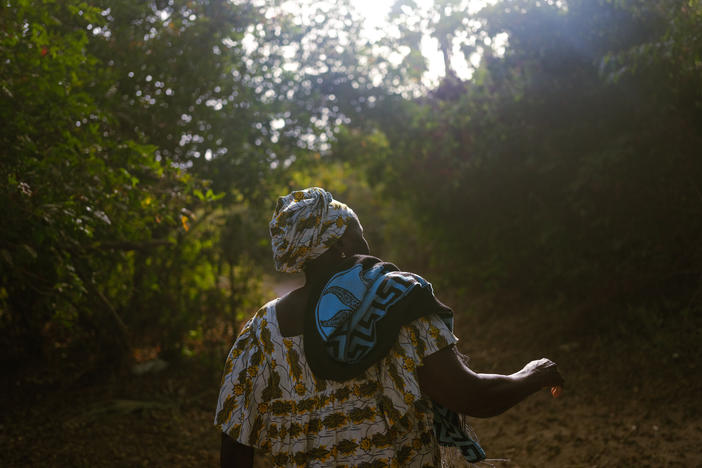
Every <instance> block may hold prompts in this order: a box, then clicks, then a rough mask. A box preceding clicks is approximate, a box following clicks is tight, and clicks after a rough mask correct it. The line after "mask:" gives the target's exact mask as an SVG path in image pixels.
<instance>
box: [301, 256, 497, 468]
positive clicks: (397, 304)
mask: <svg viewBox="0 0 702 468" xmlns="http://www.w3.org/2000/svg"><path fill="white" fill-rule="evenodd" d="M306 312H307V313H306V315H305V324H304V326H305V356H306V358H307V361H308V363H309V365H310V368H311V369H312V371H313V372H314V374H315V375H316V376H317V377H321V378H325V379H331V380H336V381H341V382H343V381H345V380H347V379H350V378H353V377H356V376H357V375H360V374H361V373H363V372H364V371H365V370H366V369H367V368H368V367H370V366H371V365H373V364H374V363H376V362H378V361H379V360H380V359H382V358H383V357H385V356H386V355H387V354H388V351H389V349H390V348H391V347H392V346H393V344H394V343H395V342H396V341H397V337H398V334H399V333H400V330H401V328H402V327H403V326H404V325H407V324H409V323H410V322H412V321H414V320H415V319H417V318H419V317H423V316H427V315H432V314H433V315H436V316H437V317H439V318H440V319H441V321H442V322H443V324H444V325H445V327H446V328H448V329H449V330H450V331H451V332H452V331H453V311H452V310H451V309H450V308H448V307H447V306H446V305H444V304H442V303H441V302H440V301H439V300H438V299H437V298H436V297H435V296H434V291H433V289H432V286H431V284H430V283H429V282H427V281H426V280H424V278H422V277H421V276H419V275H416V274H413V273H408V272H401V271H399V269H398V268H397V267H396V266H395V265H393V264H391V263H386V262H382V261H380V260H379V259H377V258H375V257H371V256H367V255H356V256H354V257H352V258H350V259H348V260H347V261H346V262H342V264H341V265H340V267H339V271H337V272H336V273H335V274H334V275H333V276H332V277H331V278H330V279H329V280H328V281H327V282H326V283H325V284H324V285H322V286H321V287H320V286H317V288H316V291H315V292H314V293H313V295H312V300H311V302H310V304H309V305H308V308H307V311H306ZM433 413H434V431H435V433H436V436H437V440H438V442H439V443H440V444H442V445H445V446H455V447H457V448H458V449H459V450H460V451H461V453H462V454H463V456H464V458H465V459H466V460H467V461H468V462H478V461H481V460H484V459H485V452H484V451H483V449H482V448H481V447H480V445H479V444H478V442H477V441H476V440H474V439H473V438H472V437H471V436H470V435H468V433H467V431H466V430H464V427H463V423H462V421H461V420H460V418H459V416H458V414H456V413H455V412H453V411H451V410H449V409H447V408H445V407H443V406H441V405H439V404H438V403H434V404H433Z"/></svg>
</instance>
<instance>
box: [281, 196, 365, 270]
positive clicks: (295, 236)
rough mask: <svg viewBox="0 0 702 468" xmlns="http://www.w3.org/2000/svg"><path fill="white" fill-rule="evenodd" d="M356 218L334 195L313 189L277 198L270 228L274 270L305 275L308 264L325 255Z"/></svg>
mask: <svg viewBox="0 0 702 468" xmlns="http://www.w3.org/2000/svg"><path fill="white" fill-rule="evenodd" d="M351 219H356V220H358V218H357V217H356V214H355V213H354V212H353V210H352V209H351V208H349V207H348V206H346V205H345V204H343V203H341V202H339V201H337V200H334V198H333V197H332V194H331V193H329V192H327V191H326V190H324V189H321V188H319V187H310V188H306V189H304V190H299V191H295V192H292V193H291V194H290V195H287V196H285V197H280V198H278V204H277V205H276V207H275V213H273V219H271V222H270V224H269V225H268V227H269V229H270V233H271V244H272V246H273V260H274V261H275V269H276V270H278V271H285V272H288V273H293V272H297V271H302V268H303V266H304V264H305V262H307V261H309V260H313V259H315V258H317V257H319V256H320V255H322V254H323V253H324V252H326V251H327V249H328V248H329V247H330V246H331V245H332V244H333V243H334V242H335V241H336V240H337V239H339V238H340V237H341V235H342V234H343V233H344V231H346V226H348V224H349V222H350V221H351Z"/></svg>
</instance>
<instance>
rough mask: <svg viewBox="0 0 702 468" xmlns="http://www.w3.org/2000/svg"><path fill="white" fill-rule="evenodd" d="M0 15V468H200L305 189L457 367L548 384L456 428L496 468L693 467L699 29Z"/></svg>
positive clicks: (700, 155)
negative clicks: (225, 383)
mask: <svg viewBox="0 0 702 468" xmlns="http://www.w3.org/2000/svg"><path fill="white" fill-rule="evenodd" d="M0 4H1V5H2V7H1V10H0V63H1V64H2V65H1V67H0V121H1V122H2V125H1V126H0V207H1V208H2V213H3V215H5V214H6V215H7V216H8V217H7V218H3V220H2V223H0V350H1V353H0V362H1V365H2V369H3V371H2V374H3V381H2V390H1V391H2V397H3V398H2V401H3V403H2V406H0V408H2V411H1V412H2V417H0V453H1V454H2V455H0V464H2V465H3V466H212V465H216V464H217V460H218V456H219V455H218V453H219V452H218V450H219V446H218V443H219V435H218V434H217V432H216V429H215V428H214V427H213V424H212V419H213V417H214V409H215V405H216V402H217V391H218V385H219V379H220V376H221V371H222V365H223V363H224V359H225V357H226V354H227V351H228V349H229V346H230V345H231V343H232V341H233V339H234V338H235V337H236V334H237V332H238V330H239V328H240V327H241V325H242V323H243V322H244V321H245V320H246V319H247V318H248V317H250V316H251V315H252V314H253V313H255V312H256V310H257V309H258V308H259V307H260V306H261V305H263V304H264V303H265V302H266V301H267V300H269V299H272V298H273V297H275V295H276V293H277V291H279V290H280V288H281V287H282V286H281V285H284V284H287V282H289V281H290V279H289V278H288V277H287V276H285V275H283V274H279V273H276V272H274V270H273V263H272V257H271V247H270V239H269V234H268V222H269V220H270V217H271V214H272V213H273V209H274V207H275V203H276V200H277V198H278V197H279V196H282V195H285V194H287V193H289V192H290V191H291V190H294V189H300V188H304V187H309V186H320V187H324V188H326V189H327V190H329V191H331V192H332V193H333V194H334V197H335V198H337V199H338V200H341V201H343V202H345V203H347V204H348V205H349V206H351V207H352V208H353V209H354V210H355V211H356V213H358V215H359V218H360V220H361V223H362V224H363V227H364V230H365V233H366V237H367V238H368V240H369V242H370V245H371V250H372V253H373V254H374V255H377V256H379V257H381V258H383V259H386V260H388V261H392V262H393V263H396V264H397V265H398V266H400V267H401V268H402V269H404V270H409V271H416V272H419V273H421V274H422V276H424V277H425V278H427V279H429V280H430V281H431V282H432V284H433V285H434V288H435V290H436V291H437V294H438V295H439V296H440V297H441V298H442V300H443V301H444V302H446V303H447V304H449V305H450V306H451V307H452V308H453V309H454V311H455V313H456V321H457V331H456V335H457V336H459V338H460V339H461V341H460V347H461V349H462V351H463V352H465V353H466V354H468V355H469V356H470V357H471V363H472V365H473V366H475V368H477V369H478V370H480V371H485V372H508V371H509V372H512V371H514V370H516V369H517V368H518V367H519V366H521V365H523V363H524V362H526V361H528V360H529V359H536V358H539V357H542V355H543V356H548V357H550V358H552V359H554V360H555V361H556V362H558V363H559V367H560V368H561V369H562V372H563V374H564V376H565V378H566V387H565V392H564V395H563V396H562V397H561V398H560V399H559V400H557V401H556V400H553V399H552V398H551V396H550V395H538V396H535V397H533V398H532V399H531V400H529V401H528V402H526V403H524V404H523V405H522V406H519V407H517V408H515V409H514V410H511V411H510V412H508V413H506V414H505V415H502V416H499V417H497V418H495V419H491V420H479V421H475V423H474V427H475V429H476V431H477V433H478V435H479V436H481V442H482V445H483V447H484V448H485V449H486V451H488V453H489V454H490V455H494V456H493V458H500V459H510V460H511V461H510V462H505V463H504V464H503V465H498V466H513V467H527V466H544V465H546V464H547V463H548V464H550V465H552V466H661V467H662V466H671V467H672V466H699V465H701V464H702V454H700V452H699V445H698V444H699V440H700V437H702V422H701V421H702V404H701V403H700V401H699V395H700V391H701V390H702V377H701V374H700V367H699V366H701V365H702V359H701V358H702V347H701V346H700V343H702V313H701V312H702V2H701V1H700V0H657V1H655V2H653V1H646V0H494V1H490V2H470V1H468V0H434V1H433V2H431V1H429V2H427V1H416V2H415V1H414V0H396V1H394V2H391V3H389V5H390V7H389V9H388V13H387V18H385V20H384V21H385V23H384V25H383V27H382V30H381V31H380V32H381V33H382V34H376V35H369V34H368V33H367V32H366V31H365V29H364V28H365V26H364V18H366V16H365V14H366V13H364V12H363V11H361V10H359V8H358V7H357V5H356V3H355V2H353V1H351V0H328V1H325V0H298V1H295V2H292V1H280V0H249V1H247V0H149V1H134V0H111V1H106V0H3V1H2V2H1V3H0ZM477 4H479V5H478V6H479V8H478V7H475V5H477ZM427 41H429V43H431V44H436V49H437V54H439V55H440V56H441V57H442V59H443V62H442V66H441V67H440V68H441V70H440V71H439V76H438V78H436V79H433V80H431V79H427V76H428V72H429V71H430V60H429V58H428V57H427V56H426V54H425V53H423V52H422V50H423V44H425V43H427ZM260 463H261V466H266V465H265V463H266V462H265V461H264V460H262V461H261V462H260Z"/></svg>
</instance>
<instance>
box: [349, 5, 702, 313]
mask: <svg viewBox="0 0 702 468" xmlns="http://www.w3.org/2000/svg"><path fill="white" fill-rule="evenodd" d="M701 15H702V9H701V8H700V3H699V2H676V1H669V2H633V1H632V2H608V1H598V2H593V1H575V0H572V1H569V2H567V6H559V5H556V4H549V3H547V2H538V1H529V0H524V1H511V2H499V3H498V4H496V5H494V6H492V7H488V8H486V9H484V10H482V11H481V12H480V13H479V14H477V15H476V16H474V17H471V18H469V19H472V20H476V19H477V20H479V21H480V24H481V27H480V30H481V31H482V34H483V35H482V37H484V38H487V39H488V41H486V42H485V44H484V45H483V47H484V50H485V51H486V52H487V53H486V54H485V55H484V57H483V60H482V63H481V65H480V67H478V69H477V70H475V73H474V76H473V79H472V80H470V81H469V82H461V81H459V80H457V79H455V78H452V77H450V76H449V77H448V78H447V79H446V80H445V81H444V82H443V83H442V85H441V86H440V87H439V88H438V89H437V90H435V91H434V92H433V93H432V94H430V95H429V96H427V97H426V98H423V99H419V100H415V101H412V102H408V101H406V100H397V99H395V100H389V101H387V102H385V104H384V109H382V110H379V112H378V113H377V114H376V115H374V116H373V122H374V124H373V125H370V124H369V123H368V122H365V123H364V126H365V129H367V128H368V127H371V128H372V129H373V132H375V133H368V131H367V130H364V129H359V128H360V127H359V128H357V129H354V128H349V129H346V130H345V131H343V132H342V133H341V136H342V138H340V143H339V146H345V147H347V146H348V145H349V143H350V142H351V141H353V140H354V139H356V138H359V135H363V136H362V137H360V138H368V135H371V136H372V135H375V136H374V138H375V139H376V140H378V139H379V137H378V135H377V134H378V133H380V134H382V137H383V138H381V139H385V140H387V143H386V145H385V149H386V152H387V154H386V155H385V156H384V163H382V164H380V165H379V164H378V161H377V159H374V160H372V161H371V162H370V163H369V166H370V172H371V173H372V174H373V177H375V178H376V179H377V180H378V182H379V183H378V186H379V187H382V190H383V191H384V193H385V195H386V196H387V197H388V198H389V199H392V200H394V202H395V203H396V204H397V205H399V206H404V208H402V209H399V210H398V213H400V215H399V216H398V217H397V222H398V224H400V225H402V226H403V229H404V232H405V233H406V236H408V237H409V238H410V242H414V243H415V245H416V246H417V248H418V249H421V250H423V252H424V254H425V257H426V258H430V259H431V262H432V263H433V265H434V267H435V268H436V269H437V271H439V272H443V273H446V272H450V274H446V275H442V276H443V277H444V281H447V282H449V283H452V284H454V285H455V286H457V287H461V288H465V289H468V290H471V291H473V292H476V291H485V289H486V288H488V289H492V290H493V291H501V292H505V291H509V292H510V293H516V294H527V295H540V296H544V295H546V296H547V297H548V296H551V297H557V296H561V295H566V296H570V297H572V298H575V299H579V300H581V301H582V302H583V303H587V304H588V305H589V306H595V305H597V306H602V305H604V304H607V303H610V302H616V303H620V304H621V303H622V302H624V303H629V304H633V303H641V302H646V301H648V302H649V303H650V302H651V300H652V299H653V300H654V302H657V303H665V304H666V307H671V308H674V309H675V310H680V309H687V308H689V307H699V304H700V291H702V289H701V288H702V284H701V282H700V281H701V279H702V249H701V247H700V246H701V245H702V243H701V242H700V241H701V240H702V218H700V216H699V214H700V212H701V210H702V197H701V194H702V186H701V185H700V181H702V159H701V158H700V155H701V153H700V148H702V131H701V130H702V69H701V68H700V66H701V64H702V62H701V58H702V42H701V40H702V36H700V33H699V31H700V28H699V27H700V24H702V21H701V20H702V16H701ZM459 24H460V22H459ZM504 32H506V33H507V34H508V36H509V45H508V47H507V49H506V52H505V54H504V56H498V55H496V54H494V53H492V52H490V47H488V45H487V44H489V43H490V42H489V39H490V38H494V37H495V36H496V35H497V34H499V33H504ZM340 155H341V156H342V157H346V158H352V159H353V158H354V157H355V158H357V160H361V161H369V157H370V156H369V155H366V154H362V152H359V154H355V153H351V154H349V153H348V152H344V151H343V150H340ZM379 172H380V173H379ZM407 213H411V214H412V215H413V216H414V217H415V220H416V221H412V222H407V221H406V214H407ZM406 242H407V241H403V245H406ZM402 248H403V249H404V247H402Z"/></svg>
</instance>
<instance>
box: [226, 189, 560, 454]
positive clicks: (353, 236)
mask: <svg viewBox="0 0 702 468" xmlns="http://www.w3.org/2000/svg"><path fill="white" fill-rule="evenodd" d="M270 233H271V239H272V245H273V254H274V260H275V264H276V268H277V269H278V270H279V271H287V272H295V271H304V273H305V285H304V286H303V287H301V288H299V289H296V290H294V291H292V292H290V293H289V294H287V295H285V296H284V297H282V298H279V299H276V300H273V301H271V302H269V303H268V304H266V305H265V306H264V307H263V308H262V309H261V310H260V311H259V312H258V313H257V314H256V315H255V316H254V317H253V318H252V319H251V320H250V321H249V322H247V324H246V325H245V326H244V328H243V329H242V331H241V333H240V334H239V336H238V338H237V340H236V342H235V343H234V345H233V347H232V349H231V352H230V353H229V356H228V358H227V362H226V364H225V370H224V376H223V377H222V385H221V390H220V396H219V402H218V405H217V412H216V417H215V424H216V425H217V426H218V427H219V428H220V430H221V431H222V450H221V463H222V466H223V467H230V466H237V467H250V466H252V464H253V453H254V449H255V448H257V449H261V450H265V451H268V452H270V453H271V455H272V458H273V462H274V464H275V466H363V467H376V466H378V467H380V466H412V467H425V466H440V465H441V451H440V450H439V447H440V446H445V447H455V449H452V450H456V451H458V452H460V454H461V455H462V456H463V457H464V458H465V459H466V460H467V461H468V462H480V461H482V460H484V459H485V453H484V452H483V450H482V448H481V447H480V445H479V444H478V442H477V439H476V437H475V436H474V435H473V434H472V432H471V431H470V430H469V428H467V427H466V426H464V425H463V424H462V422H461V420H460V418H459V416H458V414H464V415H468V416H474V417H490V416H494V415H498V414H500V413H502V412H503V411H505V410H507V409H508V408H510V407H512V406H514V405H516V404H517V403H519V402H520V401H522V400H523V399H525V398H526V397H527V396H529V395H530V394H532V393H534V392H536V391H537V390H539V389H541V388H543V387H549V386H557V385H562V384H563V379H562V377H561V375H560V374H559V372H558V370H557V367H556V365H555V364H554V363H553V362H551V361H549V360H548V359H541V360H538V361H532V362H530V363H529V364H527V365H526V366H525V367H524V368H523V369H522V370H520V371H519V372H516V373H514V374H511V375H497V374H479V373H475V372H473V371H472V370H470V369H469V368H468V367H467V366H466V365H465V363H464V361H463V360H462V359H461V356H460V354H459V353H458V351H457V350H456V347H455V343H456V342H457V341H458V339H457V338H456V337H455V336H454V335H453V332H452V331H453V313H452V312H451V310H450V309H449V308H448V307H446V306H445V305H443V304H442V303H441V302H439V301H438V300H437V299H436V298H435V297H434V294H433V290H432V288H431V285H430V284H429V283H427V282H426V281H425V280H424V279H423V278H421V277H419V276H417V275H415V274H412V273H407V272H401V271H398V270H397V268H396V267H395V266H394V265H392V264H389V263H384V262H381V261H380V260H378V259H377V258H374V257H371V256H369V255H368V253H369V248H368V243H367V242H366V240H365V238H364V237H363V229H362V227H361V225H360V223H359V221H358V218H357V217H356V215H355V214H354V212H353V211H352V210H351V209H350V208H349V207H348V206H346V205H344V204H343V203H340V202H338V201H336V200H334V199H333V198H332V196H331V194H330V193H329V192H327V191H325V190H323V189H320V188H317V187H313V188H309V189H305V190H301V191H296V192H293V193H291V194H290V195H288V196H286V197H281V198H280V199H279V200H278V204H277V207H276V210H275V213H274V215H273V219H272V220H271V223H270Z"/></svg>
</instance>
